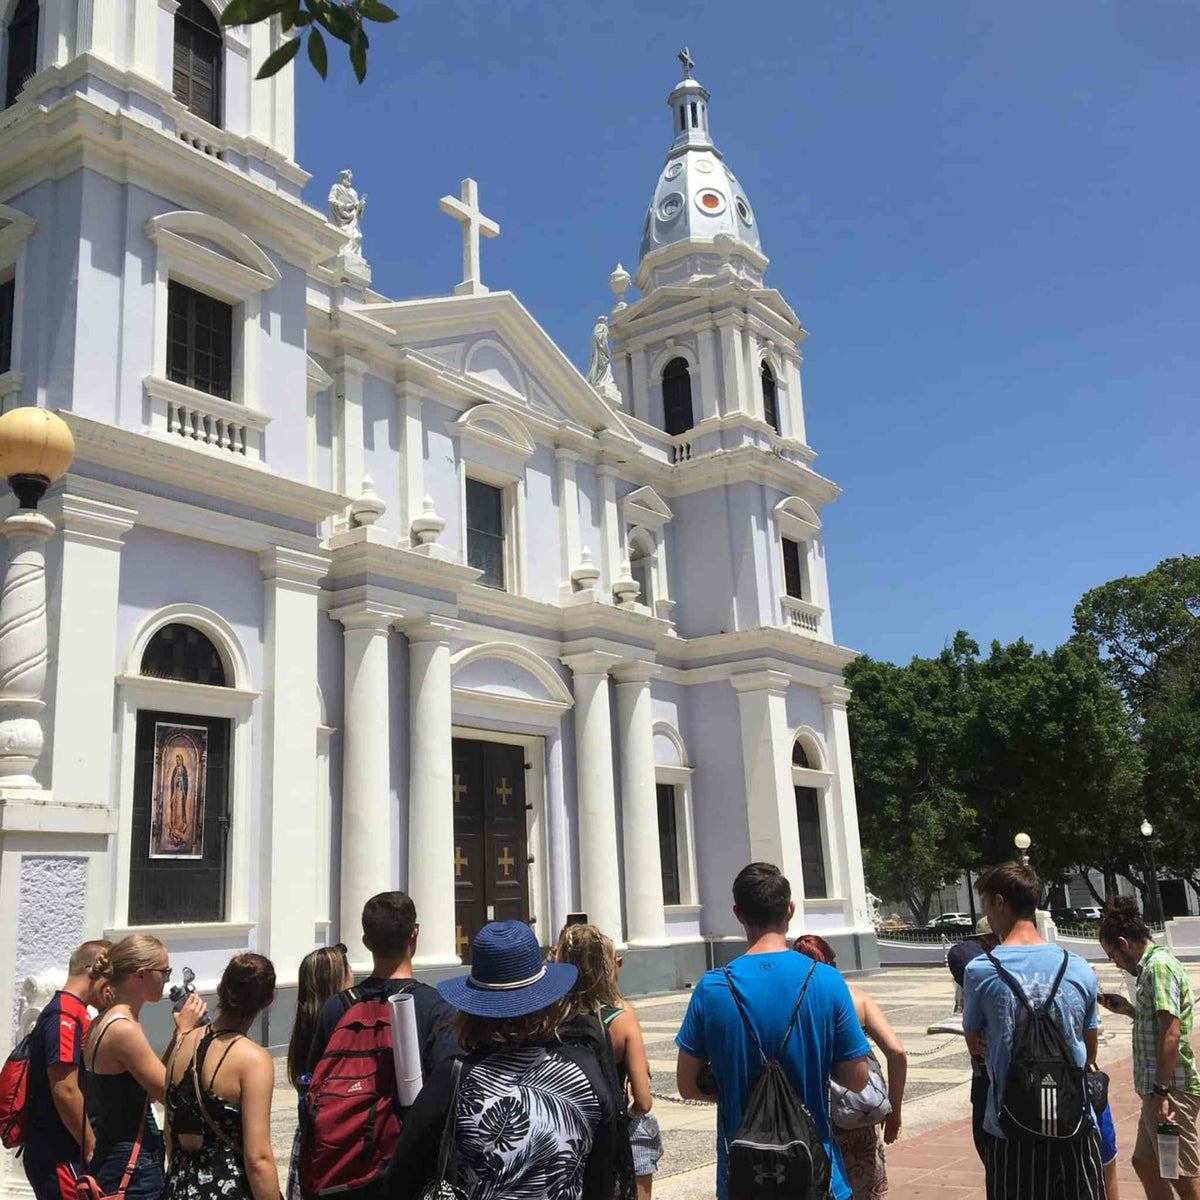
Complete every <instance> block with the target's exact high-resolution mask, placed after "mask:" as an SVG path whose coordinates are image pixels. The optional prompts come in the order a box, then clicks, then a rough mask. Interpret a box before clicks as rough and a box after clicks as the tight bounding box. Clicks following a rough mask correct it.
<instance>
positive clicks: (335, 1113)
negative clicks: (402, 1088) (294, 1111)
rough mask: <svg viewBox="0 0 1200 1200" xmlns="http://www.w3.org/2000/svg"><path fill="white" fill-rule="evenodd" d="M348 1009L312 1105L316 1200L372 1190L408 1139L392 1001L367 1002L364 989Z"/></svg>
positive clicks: (309, 1166)
mask: <svg viewBox="0 0 1200 1200" xmlns="http://www.w3.org/2000/svg"><path fill="white" fill-rule="evenodd" d="M415 986H416V985H415V984H410V985H408V986H406V987H404V988H402V989H401V990H402V991H411V990H412V988H413V987H415ZM343 1002H344V1003H345V1004H346V1006H347V1007H346V1011H345V1012H344V1013H343V1014H342V1019H341V1020H340V1021H339V1022H338V1024H337V1028H336V1029H335V1030H334V1031H333V1033H332V1034H331V1035H330V1038H329V1043H328V1045H326V1047H325V1053H324V1054H323V1055H322V1056H321V1061H320V1062H318V1063H317V1065H316V1068H315V1069H314V1070H313V1075H312V1082H311V1083H310V1084H309V1086H308V1094H307V1096H306V1097H305V1103H304V1111H305V1118H304V1133H303V1137H302V1140H301V1147H300V1190H301V1191H302V1192H303V1193H304V1195H305V1196H308V1197H314V1196H328V1195H331V1194H333V1193H338V1192H347V1191H353V1190H355V1189H356V1188H361V1187H364V1186H365V1185H367V1184H369V1183H371V1182H372V1181H373V1180H374V1179H376V1178H377V1177H378V1176H379V1175H381V1174H382V1173H383V1171H384V1170H385V1169H386V1168H387V1165H388V1163H390V1162H391V1159H392V1152H393V1151H394V1150H395V1148H396V1142H397V1140H398V1139H399V1137H400V1126H401V1119H400V1098H399V1096H398V1094H397V1091H396V1067H395V1063H394V1062H393V1059H392V1022H391V1017H390V1015H389V1012H388V1003H387V997H386V996H383V997H380V998H379V999H378V1000H364V999H363V998H362V993H361V992H360V991H359V989H358V988H351V989H350V991H349V992H347V993H345V995H344V997H343Z"/></svg>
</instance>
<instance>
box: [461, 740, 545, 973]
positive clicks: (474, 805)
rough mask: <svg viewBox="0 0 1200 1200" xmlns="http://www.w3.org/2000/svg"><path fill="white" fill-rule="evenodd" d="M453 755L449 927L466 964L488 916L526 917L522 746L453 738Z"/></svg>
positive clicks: (527, 870) (524, 918)
mask: <svg viewBox="0 0 1200 1200" xmlns="http://www.w3.org/2000/svg"><path fill="white" fill-rule="evenodd" d="M453 758H454V911H455V922H456V931H455V932H456V936H457V949H458V953H459V955H460V956H461V957H462V960H463V962H465V963H469V962H470V961H471V945H472V943H473V942H474V940H475V934H476V933H478V932H479V930H480V929H481V928H482V927H483V926H484V925H486V924H487V922H488V921H528V920H529V863H528V849H527V833H526V824H525V751H524V749H523V748H522V747H521V746H507V745H502V744H500V743H496V742H477V741H473V740H470V739H467V738H455V739H454V749H453Z"/></svg>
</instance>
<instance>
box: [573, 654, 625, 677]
mask: <svg viewBox="0 0 1200 1200" xmlns="http://www.w3.org/2000/svg"><path fill="white" fill-rule="evenodd" d="M561 661H562V664H563V666H564V667H567V668H569V669H570V670H571V671H572V672H573V674H574V675H575V676H576V677H579V676H580V675H607V674H608V673H609V671H611V670H612V669H613V667H615V666H616V665H617V664H618V663H620V662H622V661H623V660H622V658H621V656H620V655H619V654H609V653H608V652H607V651H604V650H585V651H583V652H582V653H581V654H564V655H563V656H562V660H561Z"/></svg>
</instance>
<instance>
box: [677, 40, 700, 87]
mask: <svg viewBox="0 0 1200 1200" xmlns="http://www.w3.org/2000/svg"><path fill="white" fill-rule="evenodd" d="M675 57H676V58H677V59H679V61H680V62H681V63H683V77H684V79H691V77H692V68H693V67H694V66H695V65H696V64H695V62H694V61H693V60H692V56H691V55H690V54H689V53H688V48H687V47H686V46H684V48H683V49H682V50H680V52H679V53H678V54H677V55H675Z"/></svg>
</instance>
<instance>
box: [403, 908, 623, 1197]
mask: <svg viewBox="0 0 1200 1200" xmlns="http://www.w3.org/2000/svg"><path fill="white" fill-rule="evenodd" d="M577 975H578V972H577V970H576V968H575V967H574V966H573V965H571V964H569V963H547V962H543V961H542V951H541V947H539V946H538V941H537V935H536V934H535V933H534V932H533V930H532V929H531V928H530V927H529V926H528V925H526V924H525V923H524V922H522V921H496V922H493V923H492V924H490V925H485V926H484V927H483V928H482V929H481V930H480V931H479V933H478V934H477V935H476V937H475V943H474V945H473V946H472V961H471V973H470V974H469V975H464V976H461V977H460V978H457V979H447V980H445V981H444V982H442V983H440V984H438V991H439V992H441V994H442V996H443V997H444V998H445V999H446V1000H447V1001H448V1002H449V1003H450V1004H452V1005H453V1006H454V1007H455V1008H456V1009H458V1016H457V1018H456V1020H455V1028H456V1032H457V1034H458V1041H459V1045H461V1046H462V1048H463V1050H464V1051H465V1052H466V1058H465V1059H463V1060H458V1059H456V1060H454V1061H453V1062H450V1063H444V1064H443V1065H442V1066H441V1067H439V1068H438V1069H437V1070H436V1071H435V1072H434V1074H433V1075H432V1076H431V1077H430V1078H429V1079H428V1080H426V1081H425V1086H424V1087H423V1088H422V1089H421V1093H420V1095H419V1096H418V1097H417V1101H416V1103H415V1104H414V1105H413V1107H412V1108H411V1109H410V1110H409V1113H408V1115H407V1117H406V1118H405V1121H404V1127H403V1129H402V1130H401V1132H400V1141H399V1143H398V1144H397V1146H396V1153H395V1157H394V1159H393V1168H392V1171H391V1184H392V1187H393V1188H394V1191H395V1194H396V1197H397V1200H404V1198H405V1197H409V1196H412V1197H419V1196H422V1195H424V1194H425V1193H426V1189H427V1188H428V1187H429V1185H430V1184H431V1183H434V1182H444V1183H445V1184H449V1185H451V1186H452V1187H455V1188H457V1189H459V1190H458V1192H457V1193H452V1192H449V1191H447V1190H443V1193H442V1194H444V1195H447V1196H449V1195H455V1194H457V1195H460V1196H465V1197H467V1200H476V1198H478V1197H483V1196H490V1197H504V1198H505V1200H526V1198H528V1200H543V1198H544V1197H553V1200H611V1197H612V1195H613V1187H614V1182H615V1180H614V1175H613V1159H612V1154H611V1153H610V1147H611V1144H612V1138H613V1130H614V1122H615V1120H616V1112H615V1109H614V1107H613V1102H612V1099H611V1097H610V1095H609V1091H608V1088H607V1087H606V1086H605V1082H604V1077H603V1075H602V1074H601V1072H600V1067H599V1064H598V1063H597V1062H596V1060H595V1058H594V1057H593V1056H592V1055H591V1054H589V1053H588V1052H587V1051H586V1050H578V1049H575V1048H574V1047H570V1046H564V1045H562V1043H561V1042H559V1041H558V1039H557V1034H558V1028H559V1026H560V1025H561V1024H562V1021H563V1019H564V1016H565V1012H566V1010H565V1007H564V1005H563V1003H562V1001H563V998H564V997H565V996H566V995H567V993H568V992H569V991H570V990H571V988H572V987H573V986H574V984H575V980H576V977H577Z"/></svg>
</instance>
